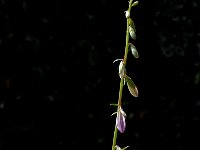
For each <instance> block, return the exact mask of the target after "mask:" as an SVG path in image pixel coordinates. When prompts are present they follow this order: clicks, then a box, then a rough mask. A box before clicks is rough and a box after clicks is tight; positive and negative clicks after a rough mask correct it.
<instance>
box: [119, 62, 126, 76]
mask: <svg viewBox="0 0 200 150" xmlns="http://www.w3.org/2000/svg"><path fill="white" fill-rule="evenodd" d="M125 74H126V68H125V65H124V62H123V60H122V61H121V62H120V64H119V77H120V78H124V76H125Z"/></svg>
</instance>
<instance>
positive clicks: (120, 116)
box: [116, 106, 126, 133]
mask: <svg viewBox="0 0 200 150" xmlns="http://www.w3.org/2000/svg"><path fill="white" fill-rule="evenodd" d="M125 118H126V113H125V112H124V111H123V109H122V108H121V107H120V106H119V109H118V111H117V117H116V126H117V129H118V130H119V132H121V133H124V131H125V128H126V121H125Z"/></svg>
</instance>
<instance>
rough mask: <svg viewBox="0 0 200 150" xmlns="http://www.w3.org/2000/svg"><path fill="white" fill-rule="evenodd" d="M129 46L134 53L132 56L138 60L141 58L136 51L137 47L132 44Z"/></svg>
mask: <svg viewBox="0 0 200 150" xmlns="http://www.w3.org/2000/svg"><path fill="white" fill-rule="evenodd" d="M129 46H130V50H131V52H132V55H133V56H134V57H135V58H138V57H139V54H138V51H137V50H136V47H135V46H134V45H133V44H132V43H129Z"/></svg>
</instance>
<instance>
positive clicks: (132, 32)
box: [129, 26, 136, 40]
mask: <svg viewBox="0 0 200 150" xmlns="http://www.w3.org/2000/svg"><path fill="white" fill-rule="evenodd" d="M129 34H130V36H131V38H132V39H134V40H135V39H136V34H135V31H134V29H133V28H132V27H131V26H129Z"/></svg>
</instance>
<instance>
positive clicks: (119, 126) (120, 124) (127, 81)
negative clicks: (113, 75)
mask: <svg viewBox="0 0 200 150" xmlns="http://www.w3.org/2000/svg"><path fill="white" fill-rule="evenodd" d="M137 4H138V1H135V2H133V0H130V1H129V7H128V10H127V11H125V17H126V20H127V29H126V45H125V53H124V58H123V59H116V60H115V61H114V62H117V61H120V63H119V73H118V74H119V77H120V88H119V97H118V103H117V104H111V105H114V106H117V111H116V112H115V113H113V114H112V115H114V114H116V115H117V116H116V123H115V129H114V134H113V144H112V150H125V149H126V148H128V146H126V147H124V148H120V147H119V146H118V145H117V143H116V142H117V134H118V131H119V132H120V133H124V132H125V129H126V113H125V112H124V110H123V108H122V91H123V87H124V86H127V88H128V90H129V92H130V94H131V95H133V96H134V97H138V89H137V87H136V85H135V83H134V82H133V80H132V79H131V78H130V77H129V76H128V75H127V73H126V63H127V56H128V53H129V51H131V53H132V55H133V56H134V57H135V58H138V57H139V54H138V52H137V50H136V47H135V46H134V45H133V44H132V43H130V42H129V38H130V37H131V39H133V40H136V29H135V25H134V21H133V20H132V19H131V17H130V16H131V8H132V7H134V6H136V5H137ZM114 62H113V63H114Z"/></svg>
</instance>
